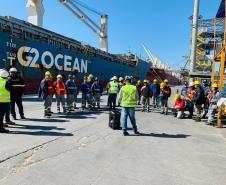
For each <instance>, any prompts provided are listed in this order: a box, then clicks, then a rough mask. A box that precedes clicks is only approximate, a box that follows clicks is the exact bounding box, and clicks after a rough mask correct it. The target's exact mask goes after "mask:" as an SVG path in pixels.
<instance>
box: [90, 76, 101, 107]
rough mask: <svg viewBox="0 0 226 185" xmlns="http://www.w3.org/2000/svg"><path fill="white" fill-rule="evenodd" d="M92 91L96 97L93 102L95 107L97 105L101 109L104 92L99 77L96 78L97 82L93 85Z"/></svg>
mask: <svg viewBox="0 0 226 185" xmlns="http://www.w3.org/2000/svg"><path fill="white" fill-rule="evenodd" d="M91 92H92V95H93V97H94V103H93V106H94V108H95V107H97V108H98V109H100V97H101V95H102V93H103V87H102V85H101V83H100V81H99V78H98V77H96V78H95V82H94V83H93V85H92V87H91Z"/></svg>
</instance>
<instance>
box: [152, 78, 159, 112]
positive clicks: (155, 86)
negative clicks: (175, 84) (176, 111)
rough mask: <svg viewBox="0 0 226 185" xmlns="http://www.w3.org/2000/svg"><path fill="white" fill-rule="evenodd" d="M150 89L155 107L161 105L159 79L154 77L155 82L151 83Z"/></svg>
mask: <svg viewBox="0 0 226 185" xmlns="http://www.w3.org/2000/svg"><path fill="white" fill-rule="evenodd" d="M150 89H151V92H152V95H153V102H152V103H153V107H154V108H156V107H158V106H159V94H160V85H159V84H158V80H157V79H154V80H153V83H152V84H151V85H150Z"/></svg>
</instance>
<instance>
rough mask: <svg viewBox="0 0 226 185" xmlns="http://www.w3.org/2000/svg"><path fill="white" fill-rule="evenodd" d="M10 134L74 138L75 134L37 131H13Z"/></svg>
mask: <svg viewBox="0 0 226 185" xmlns="http://www.w3.org/2000/svg"><path fill="white" fill-rule="evenodd" d="M10 134H18V135H31V136H73V134H71V133H61V132H48V131H37V132H28V131H11V132H10Z"/></svg>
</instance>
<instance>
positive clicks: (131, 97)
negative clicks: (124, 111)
mask: <svg viewBox="0 0 226 185" xmlns="http://www.w3.org/2000/svg"><path fill="white" fill-rule="evenodd" d="M121 91H122V95H121V106H122V107H135V106H136V102H137V98H136V93H137V88H136V86H134V85H125V86H123V87H122V89H121Z"/></svg>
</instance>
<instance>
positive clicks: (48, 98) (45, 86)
mask: <svg viewBox="0 0 226 185" xmlns="http://www.w3.org/2000/svg"><path fill="white" fill-rule="evenodd" d="M53 93H54V89H53V82H52V74H51V73H50V72H49V71H47V72H46V73H45V78H44V79H43V80H42V81H41V83H40V86H39V92H38V95H39V98H42V99H43V100H44V116H45V117H50V116H51V113H52V112H51V105H52V98H53Z"/></svg>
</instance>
